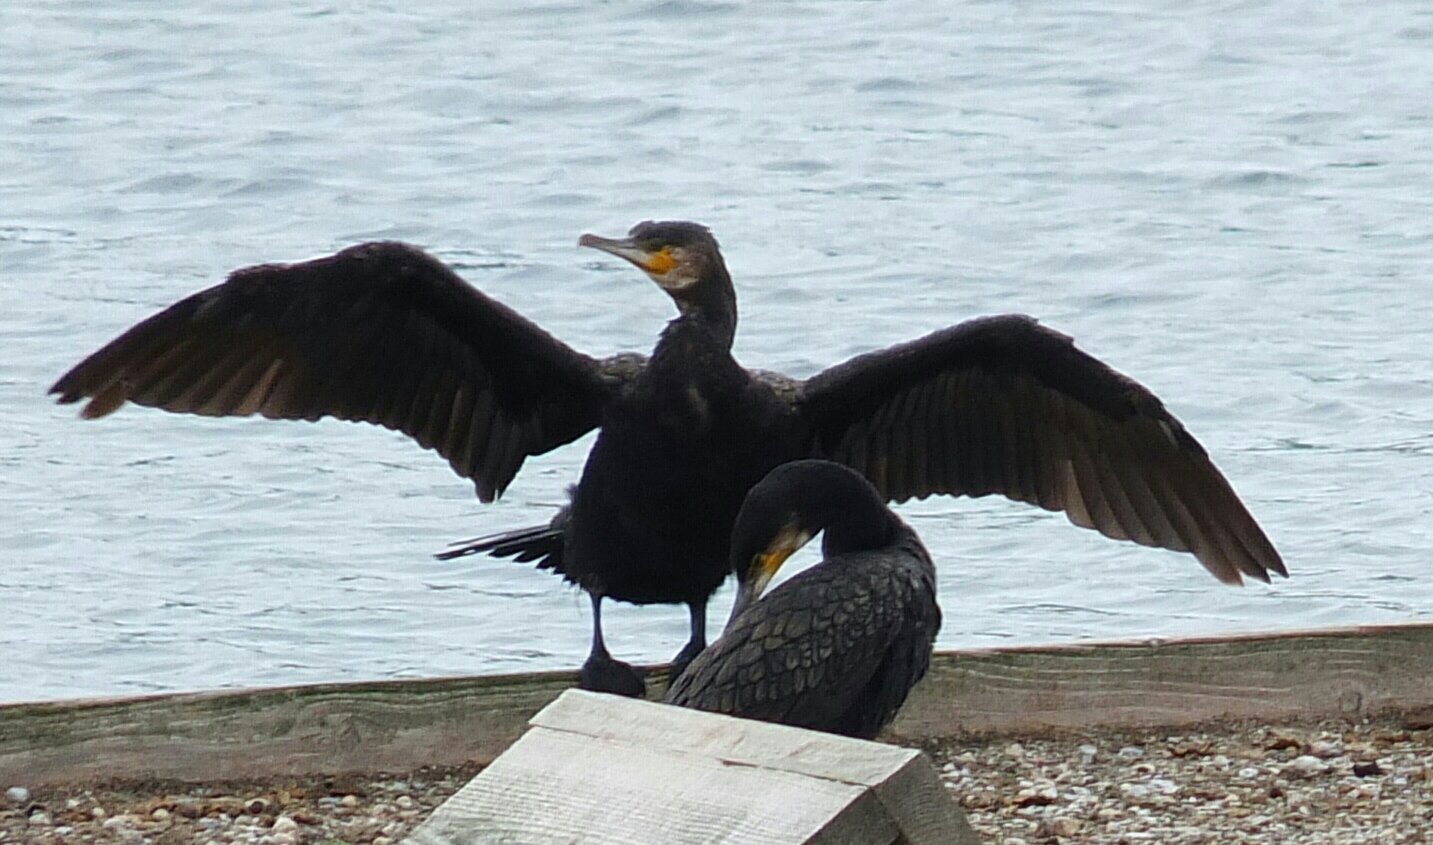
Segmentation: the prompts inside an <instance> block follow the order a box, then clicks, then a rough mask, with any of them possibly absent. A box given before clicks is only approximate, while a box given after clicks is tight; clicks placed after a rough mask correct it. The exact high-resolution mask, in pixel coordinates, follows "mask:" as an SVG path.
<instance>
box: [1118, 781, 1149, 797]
mask: <svg viewBox="0 0 1433 845" xmlns="http://www.w3.org/2000/svg"><path fill="white" fill-rule="evenodd" d="M1120 792H1123V793H1124V794H1126V795H1128V796H1129V797H1131V798H1148V797H1149V787H1148V786H1145V785H1144V784H1142V783H1122V784H1120Z"/></svg>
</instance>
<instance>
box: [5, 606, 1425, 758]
mask: <svg viewBox="0 0 1433 845" xmlns="http://www.w3.org/2000/svg"><path fill="white" fill-rule="evenodd" d="M649 679H650V680H652V681H653V682H654V683H652V687H653V694H654V695H657V694H660V692H661V687H662V674H661V673H660V671H658V672H654V673H653V674H651V675H649ZM574 683H575V676H574V674H573V673H571V672H541V673H533V674H522V675H506V676H489V677H478V678H448V679H437V680H424V681H386V682H374V683H361V684H321V685H314V686H300V687H281V688H269V689H261V690H236V691H223V692H207V693H190V694H180V695H158V696H147V697H142V698H126V699H102V700H85V701H61V702H47V703H39V704H10V705H3V706H0V783H25V784H28V785H31V786H36V785H44V784H50V783H60V782H78V781H92V780H96V779H103V778H110V777H161V778H174V779H179V780H191V781H200V780H217V779H224V778H238V777H268V776H274V775H287V774H308V773H340V772H381V771H401V770H406V769H411V768H415V767H417V766H421V765H430V764H431V765H447V764H457V763H463V762H470V761H477V762H488V761H491V760H492V759H493V758H495V757H496V756H497V755H498V754H500V753H502V751H503V750H504V749H506V748H507V747H508V745H510V744H511V743H512V742H513V741H514V740H516V738H517V737H518V736H520V735H521V734H522V732H523V731H524V730H525V729H526V726H527V720H528V719H529V718H531V717H532V716H533V714H535V713H536V712H537V711H538V710H540V709H542V708H543V707H544V706H546V705H547V704H548V703H549V702H551V701H552V700H553V699H554V698H556V697H557V695H558V693H559V692H561V691H562V690H563V689H566V688H568V687H570V686H572V685H573V684H574ZM1390 711H1406V712H1409V713H1423V714H1428V713H1430V712H1433V624H1428V623H1419V624H1408V625H1384V626H1363V627H1358V628H1348V629H1338V630H1328V631H1304V632H1288V633H1278V634H1266V635H1255V636H1243V637H1224V638H1197V639H1181V640H1169V641H1148V642H1135V643H1101V644H1080V645H1068V646H1055V647H1043V648H1006V649H990V650H978V651H951V652H941V653H938V654H937V655H936V657H935V659H934V660H933V661H932V663H931V669H930V672H929V674H928V675H927V677H926V679H925V680H923V681H922V682H921V683H920V684H919V685H918V686H917V687H916V688H915V690H914V691H913V692H912V694H911V698H910V700H909V701H908V702H907V704H906V706H905V708H904V709H903V711H902V713H901V715H900V716H899V717H898V718H897V720H896V722H895V723H894V724H893V725H892V727H891V731H890V733H891V735H893V736H895V737H898V738H903V739H907V740H931V739H939V738H944V737H952V736H962V735H983V734H1010V735H1015V734H1022V733H1025V734H1029V733H1041V732H1046V731H1050V730H1085V729H1096V728H1122V727H1154V726H1170V727H1177V726H1187V725H1193V724H1198V723H1201V722H1209V721H1215V720H1222V719H1260V720H1265V721H1279V720H1291V719H1321V718H1328V717H1337V716H1347V717H1350V718H1363V717H1368V716H1374V715H1379V714H1383V713H1387V712H1390Z"/></svg>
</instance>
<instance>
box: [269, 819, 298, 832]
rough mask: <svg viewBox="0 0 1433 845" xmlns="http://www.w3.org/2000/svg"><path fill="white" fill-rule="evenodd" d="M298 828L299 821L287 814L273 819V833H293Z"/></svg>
mask: <svg viewBox="0 0 1433 845" xmlns="http://www.w3.org/2000/svg"><path fill="white" fill-rule="evenodd" d="M298 829H299V823H298V822H296V821H294V820H293V819H291V818H289V817H288V816H279V817H278V818H276V819H274V826H273V831H274V833H294V832H295V831H297V830H298Z"/></svg>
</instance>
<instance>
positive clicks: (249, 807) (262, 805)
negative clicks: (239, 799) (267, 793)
mask: <svg viewBox="0 0 1433 845" xmlns="http://www.w3.org/2000/svg"><path fill="white" fill-rule="evenodd" d="M272 806H273V802H272V801H270V800H269V799H267V798H250V799H249V800H248V801H245V802H244V812H246V813H248V814H249V815H251V816H259V815H263V814H264V813H267V812H268V811H269V808H270V807H272Z"/></svg>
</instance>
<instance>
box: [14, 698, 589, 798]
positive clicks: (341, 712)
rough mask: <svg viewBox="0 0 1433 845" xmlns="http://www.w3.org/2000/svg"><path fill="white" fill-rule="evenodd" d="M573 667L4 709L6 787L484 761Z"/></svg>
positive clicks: (524, 724)
mask: <svg viewBox="0 0 1433 845" xmlns="http://www.w3.org/2000/svg"><path fill="white" fill-rule="evenodd" d="M575 683H576V675H575V673H572V672H548V673H540V674H525V675H501V676H490V677H478V678H456V679H442V680H425V681H380V682H373V683H362V684H318V685H312V686H296V687H277V688H269V689H259V690H234V691H223V692H205V693H186V694H178V695H154V696H143V697H139V698H123V699H93V700H85V701H78V702H69V701H61V702H47V703H40V704H15V705H5V706H0V783H25V784H27V785H30V786H36V785H45V784H53V783H64V782H77V781H93V780H102V779H106V778H115V777H123V778H166V779H176V780H188V781H209V780H224V779H228V778H248V777H270V776H274V775H289V774H315V773H342V772H384V771H403V770H407V769H412V768H417V767H418V766H424V765H459V764H462V763H465V762H480V763H485V762H488V761H490V760H492V759H493V758H495V757H497V755H499V754H501V753H502V752H503V750H504V749H506V748H507V747H508V745H510V744H511V743H512V742H513V740H515V739H517V737H519V736H521V735H522V733H523V731H524V730H526V729H527V720H528V719H529V718H531V716H532V714H534V713H536V712H537V711H538V710H540V709H542V707H543V706H545V705H546V704H547V703H548V702H550V701H551V700H552V699H554V698H556V697H557V695H558V694H559V693H560V692H562V690H564V689H567V688H569V687H571V686H572V685H573V684H575Z"/></svg>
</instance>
